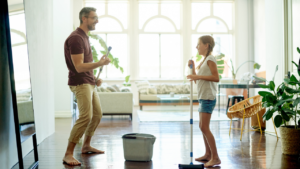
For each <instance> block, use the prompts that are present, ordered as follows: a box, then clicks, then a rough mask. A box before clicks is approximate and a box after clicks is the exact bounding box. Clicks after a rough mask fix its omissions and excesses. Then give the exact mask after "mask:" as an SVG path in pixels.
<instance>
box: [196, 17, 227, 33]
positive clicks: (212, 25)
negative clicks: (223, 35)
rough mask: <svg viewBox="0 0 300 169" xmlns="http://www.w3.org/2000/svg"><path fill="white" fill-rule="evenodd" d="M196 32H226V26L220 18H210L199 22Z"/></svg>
mask: <svg viewBox="0 0 300 169" xmlns="http://www.w3.org/2000/svg"><path fill="white" fill-rule="evenodd" d="M197 32H227V28H226V26H225V25H224V24H223V23H222V22H221V21H220V20H218V19H212V18H210V19H205V20H204V21H202V22H201V23H200V24H199V26H198V29H197Z"/></svg>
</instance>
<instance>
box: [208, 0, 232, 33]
mask: <svg viewBox="0 0 300 169" xmlns="http://www.w3.org/2000/svg"><path fill="white" fill-rule="evenodd" d="M213 6H214V15H215V16H217V17H220V18H221V19H223V20H224V21H225V22H226V24H227V26H228V28H229V30H232V3H214V5H213Z"/></svg>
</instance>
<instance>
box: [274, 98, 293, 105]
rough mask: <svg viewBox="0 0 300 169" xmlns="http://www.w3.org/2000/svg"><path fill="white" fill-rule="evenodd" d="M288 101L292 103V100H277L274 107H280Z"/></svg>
mask: <svg viewBox="0 0 300 169" xmlns="http://www.w3.org/2000/svg"><path fill="white" fill-rule="evenodd" d="M290 101H294V99H286V100H279V101H278V102H277V103H276V106H281V105H282V104H283V103H285V102H290Z"/></svg>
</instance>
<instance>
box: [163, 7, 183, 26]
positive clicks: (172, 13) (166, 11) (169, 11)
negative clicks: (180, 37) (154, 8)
mask: <svg viewBox="0 0 300 169" xmlns="http://www.w3.org/2000/svg"><path fill="white" fill-rule="evenodd" d="M161 14H162V15H164V16H166V17H168V18H170V19H171V20H172V21H173V22H174V23H175V25H176V27H177V29H180V15H181V10H180V4H173V3H172V4H170V3H167V4H161Z"/></svg>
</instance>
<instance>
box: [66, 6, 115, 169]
mask: <svg viewBox="0 0 300 169" xmlns="http://www.w3.org/2000/svg"><path fill="white" fill-rule="evenodd" d="M79 19H80V26H79V27H78V28H77V29H76V30H75V31H74V32H72V33H71V35H70V36H69V37H68V38H67V40H66V41H65V45H64V49H65V59H66V64H67V67H68V69H69V81H68V85H69V87H70V89H71V91H72V92H73V93H74V94H75V96H76V98H77V104H78V109H79V118H78V120H77V121H76V123H75V125H74V126H73V128H72V131H71V134H70V137H69V144H68V147H67V151H66V153H65V156H64V158H63V162H64V163H66V164H68V165H80V164H81V163H80V162H79V161H78V160H76V159H75V158H74V156H73V151H74V148H75V146H76V144H77V143H78V142H79V140H80V138H81V137H82V135H83V134H84V133H85V138H84V141H83V146H82V149H81V152H82V153H90V152H92V153H104V151H101V150H98V149H96V148H93V147H92V146H91V145H90V142H91V138H92V136H93V135H94V131H95V130H96V128H97V126H98V125H99V123H100V120H101V118H102V112H101V107H100V101H99V96H98V95H97V92H96V90H95V83H96V85H97V86H100V85H101V83H102V81H101V80H100V79H99V80H97V82H95V77H94V75H93V69H96V68H98V67H100V66H103V65H108V64H109V63H110V59H109V58H107V57H105V55H104V56H102V58H101V59H100V60H99V62H95V63H93V56H92V51H91V46H90V43H89V37H88V32H89V31H91V30H95V25H96V24H97V23H98V17H97V14H96V9H95V8H91V7H85V8H83V9H82V10H81V11H80V13H79Z"/></svg>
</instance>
